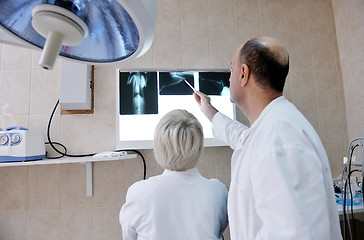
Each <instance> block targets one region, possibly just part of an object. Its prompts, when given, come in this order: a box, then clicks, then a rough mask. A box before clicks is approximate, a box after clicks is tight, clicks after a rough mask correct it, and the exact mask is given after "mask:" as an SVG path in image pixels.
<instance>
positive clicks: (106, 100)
mask: <svg viewBox="0 0 364 240" xmlns="http://www.w3.org/2000/svg"><path fill="white" fill-rule="evenodd" d="M96 69H97V68H96ZM96 69H95V77H94V78H95V80H94V89H95V90H94V113H95V114H101V113H108V114H113V113H115V109H116V105H115V101H116V70H115V69H97V70H96Z"/></svg>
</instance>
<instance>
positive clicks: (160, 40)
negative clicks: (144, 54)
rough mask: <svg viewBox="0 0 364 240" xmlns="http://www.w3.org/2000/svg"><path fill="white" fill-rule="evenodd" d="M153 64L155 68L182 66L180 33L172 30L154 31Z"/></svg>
mask: <svg viewBox="0 0 364 240" xmlns="http://www.w3.org/2000/svg"><path fill="white" fill-rule="evenodd" d="M153 44H154V50H155V53H154V62H155V67H157V68H176V67H179V66H181V65H182V50H181V49H182V32H181V28H180V26H177V27H176V28H174V29H168V28H160V29H156V36H155V41H154V43H153Z"/></svg>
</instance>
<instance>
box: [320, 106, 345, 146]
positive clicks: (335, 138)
mask: <svg viewBox="0 0 364 240" xmlns="http://www.w3.org/2000/svg"><path fill="white" fill-rule="evenodd" d="M340 114H341V113H340V110H327V111H318V120H319V132H318V133H319V135H320V138H321V140H322V143H323V144H324V146H325V149H326V150H328V149H343V148H344V146H343V143H342V139H343V137H344V134H343V123H342V121H341V118H340Z"/></svg>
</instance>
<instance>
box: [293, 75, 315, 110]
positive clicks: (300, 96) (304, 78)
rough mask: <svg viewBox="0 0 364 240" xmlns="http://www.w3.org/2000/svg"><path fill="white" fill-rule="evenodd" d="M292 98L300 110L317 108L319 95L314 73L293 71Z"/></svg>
mask: <svg viewBox="0 0 364 240" xmlns="http://www.w3.org/2000/svg"><path fill="white" fill-rule="evenodd" d="M291 78H292V99H293V103H294V104H295V105H296V107H297V108H298V109H299V110H300V111H314V110H317V97H316V88H315V81H314V76H313V73H310V72H301V71H297V72H296V71H291Z"/></svg>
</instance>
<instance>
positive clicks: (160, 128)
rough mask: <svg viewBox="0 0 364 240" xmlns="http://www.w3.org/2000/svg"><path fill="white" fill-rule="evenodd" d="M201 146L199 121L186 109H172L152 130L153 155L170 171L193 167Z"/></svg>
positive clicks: (201, 135) (201, 138)
mask: <svg viewBox="0 0 364 240" xmlns="http://www.w3.org/2000/svg"><path fill="white" fill-rule="evenodd" d="M202 147H203V131H202V126H201V124H200V122H199V121H198V120H197V118H196V117H195V116H194V115H193V114H192V113H190V112H188V111H186V110H181V109H177V110H172V111H170V112H169V113H167V114H166V115H165V116H163V117H162V119H161V120H160V121H159V123H158V125H157V127H156V129H155V132H154V155H155V158H156V160H157V162H158V164H159V165H160V166H162V167H163V168H164V169H169V170H172V171H184V170H187V169H190V168H193V167H195V165H196V163H197V161H198V158H199V157H200V155H201V151H202Z"/></svg>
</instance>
